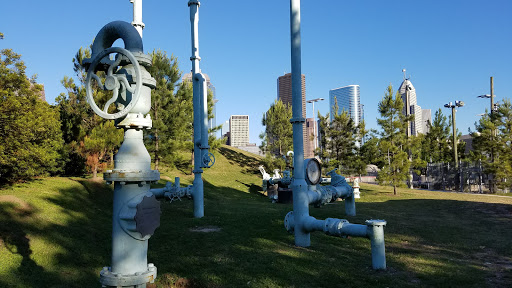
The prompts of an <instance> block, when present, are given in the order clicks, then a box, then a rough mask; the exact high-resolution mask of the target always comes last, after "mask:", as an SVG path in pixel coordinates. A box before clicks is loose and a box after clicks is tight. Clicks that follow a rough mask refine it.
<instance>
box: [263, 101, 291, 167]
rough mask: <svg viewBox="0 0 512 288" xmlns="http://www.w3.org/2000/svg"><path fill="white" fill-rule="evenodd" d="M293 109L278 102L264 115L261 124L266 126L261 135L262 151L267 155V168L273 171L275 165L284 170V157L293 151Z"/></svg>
mask: <svg viewBox="0 0 512 288" xmlns="http://www.w3.org/2000/svg"><path fill="white" fill-rule="evenodd" d="M291 117H292V109H291V107H290V106H287V105H284V104H283V102H282V101H281V100H276V101H274V103H273V104H272V105H271V106H270V108H269V109H268V111H267V112H266V113H265V114H263V118H262V120H261V124H262V125H263V126H265V132H264V133H262V134H261V135H260V138H261V139H262V142H261V146H260V149H261V150H262V151H263V152H264V153H266V154H267V155H268V156H267V157H266V166H267V168H268V169H273V167H271V166H273V165H276V166H279V167H280V169H283V168H284V166H285V163H284V161H282V159H283V157H285V156H286V153H287V152H288V151H290V150H292V149H293V130H292V124H291V123H290V119H291Z"/></svg>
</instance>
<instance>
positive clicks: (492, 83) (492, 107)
mask: <svg viewBox="0 0 512 288" xmlns="http://www.w3.org/2000/svg"><path fill="white" fill-rule="evenodd" d="M495 96H496V95H494V80H493V78H492V77H491V95H489V94H485V95H479V96H477V98H490V99H491V110H490V113H491V114H492V112H493V111H494V109H495V107H494V97H495Z"/></svg>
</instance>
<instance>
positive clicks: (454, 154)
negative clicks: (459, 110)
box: [444, 101, 464, 168]
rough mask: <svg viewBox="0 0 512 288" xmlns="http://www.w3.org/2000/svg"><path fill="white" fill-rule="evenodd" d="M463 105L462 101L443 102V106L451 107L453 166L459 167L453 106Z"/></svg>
mask: <svg viewBox="0 0 512 288" xmlns="http://www.w3.org/2000/svg"><path fill="white" fill-rule="evenodd" d="M462 106H464V102H462V101H455V104H452V102H450V103H448V104H444V107H446V108H451V109H452V128H453V157H454V160H455V168H458V167H459V160H458V158H457V142H456V141H457V134H455V133H456V130H457V128H456V125H455V107H462Z"/></svg>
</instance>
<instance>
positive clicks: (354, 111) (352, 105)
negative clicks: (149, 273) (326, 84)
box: [329, 85, 363, 126]
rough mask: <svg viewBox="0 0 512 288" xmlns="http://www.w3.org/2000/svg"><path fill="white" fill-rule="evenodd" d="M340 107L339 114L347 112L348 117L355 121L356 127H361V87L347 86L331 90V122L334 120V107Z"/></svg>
mask: <svg viewBox="0 0 512 288" xmlns="http://www.w3.org/2000/svg"><path fill="white" fill-rule="evenodd" d="M335 103H336V105H338V111H336V112H337V113H338V115H339V114H341V113H342V112H343V111H347V113H348V115H349V116H350V118H352V120H353V121H354V126H357V125H359V123H361V121H362V120H363V109H362V106H361V105H362V103H361V88H360V87H359V85H347V86H343V87H339V88H334V89H331V90H329V106H330V107H331V109H330V110H329V111H330V112H329V116H330V120H331V122H332V120H333V119H334V114H335V113H334V112H335V111H334V107H335Z"/></svg>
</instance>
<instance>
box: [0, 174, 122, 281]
mask: <svg viewBox="0 0 512 288" xmlns="http://www.w3.org/2000/svg"><path fill="white" fill-rule="evenodd" d="M78 182H79V183H81V184H82V185H83V187H84V188H86V190H87V193H84V190H82V191H81V193H80V191H77V189H73V188H69V189H60V191H59V193H53V194H52V195H51V196H49V197H46V198H44V194H41V195H42V196H39V195H38V196H35V197H39V198H40V199H37V201H38V202H39V201H41V200H42V201H47V202H48V203H51V204H50V205H51V206H52V209H54V208H56V209H58V212H57V213H56V214H57V215H45V213H42V211H41V210H37V209H35V208H33V207H29V209H24V210H20V208H17V207H13V206H12V205H11V204H10V203H7V204H6V203H0V217H1V218H0V220H1V222H2V223H1V225H0V227H2V228H0V231H1V232H0V237H1V240H2V241H3V242H4V243H5V245H6V247H7V248H8V249H9V251H10V252H11V253H13V254H19V255H20V256H21V257H22V261H21V263H20V265H19V266H18V268H17V269H15V270H12V271H9V272H8V273H9V274H12V275H14V277H15V279H16V280H17V281H16V283H8V282H4V281H5V280H4V279H1V280H0V286H1V287H98V286H99V281H98V280H99V271H100V270H101V267H102V266H107V265H108V264H109V262H110V260H109V259H110V254H109V253H110V252H109V251H110V231H111V224H110V223H111V209H112V208H111V205H112V204H111V203H112V201H111V198H112V195H111V191H110V188H109V187H107V186H105V184H102V183H95V182H92V181H88V180H78ZM75 187H76V186H75ZM56 206H57V207H56ZM36 238H37V239H38V241H39V242H38V243H39V244H38V247H37V251H36V248H34V247H32V246H33V245H34V244H33V241H32V240H31V239H36ZM41 245H44V246H43V247H41ZM9 247H11V248H9ZM35 253H37V254H38V255H34V254H35ZM45 255H52V256H53V258H47V257H48V256H45ZM13 258H16V257H14V255H13ZM33 259H38V261H37V262H40V264H38V263H36V262H35V261H34V260H33Z"/></svg>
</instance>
